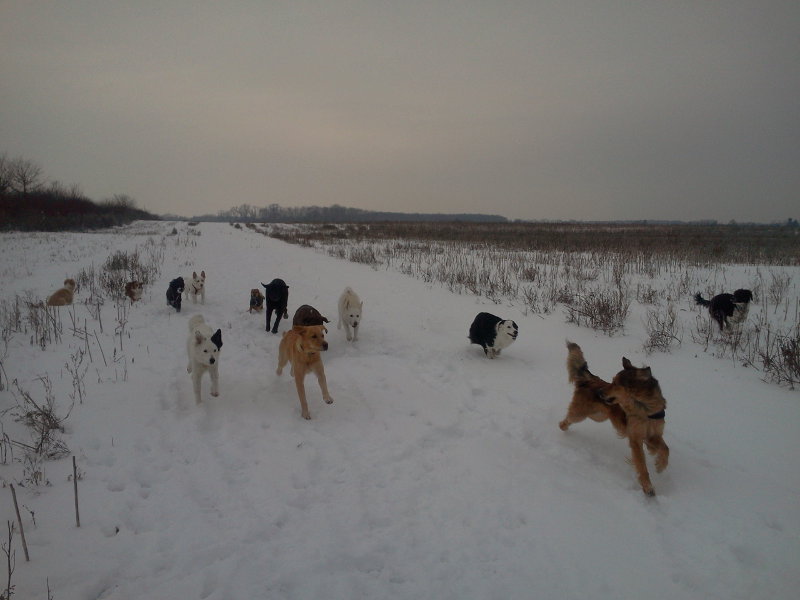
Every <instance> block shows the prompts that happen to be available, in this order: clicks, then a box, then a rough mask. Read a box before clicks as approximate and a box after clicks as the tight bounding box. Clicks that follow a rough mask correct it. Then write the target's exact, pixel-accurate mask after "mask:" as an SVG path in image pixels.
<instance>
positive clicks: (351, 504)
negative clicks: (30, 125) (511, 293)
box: [0, 223, 800, 600]
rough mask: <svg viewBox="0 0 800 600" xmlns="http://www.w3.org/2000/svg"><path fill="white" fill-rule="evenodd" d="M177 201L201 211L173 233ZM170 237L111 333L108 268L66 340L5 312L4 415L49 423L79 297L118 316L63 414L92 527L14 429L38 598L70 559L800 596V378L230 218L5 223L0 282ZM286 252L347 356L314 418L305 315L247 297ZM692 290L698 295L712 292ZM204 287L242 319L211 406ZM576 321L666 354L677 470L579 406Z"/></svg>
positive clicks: (62, 394) (328, 582) (601, 355)
mask: <svg viewBox="0 0 800 600" xmlns="http://www.w3.org/2000/svg"><path fill="white" fill-rule="evenodd" d="M173 226H177V228H178V235H177V236H169V235H166V234H167V233H169V232H170V231H171V230H172V228H173ZM190 229H191V230H196V231H199V233H200V235H188V231H189V230H190ZM150 238H152V239H153V242H151V244H155V245H156V246H159V247H161V248H163V251H164V263H163V265H162V268H161V273H160V277H159V281H158V282H157V283H156V284H154V285H152V286H149V287H147V288H146V289H145V294H144V298H143V300H142V301H141V302H140V303H138V304H137V305H135V306H134V307H132V308H131V309H130V310H129V311H128V313H127V316H125V320H126V322H125V323H124V329H123V332H122V335H121V336H120V335H115V332H114V329H115V327H122V324H121V323H120V322H118V317H119V313H118V310H117V309H116V308H115V307H114V304H113V303H112V302H111V301H110V300H107V301H106V304H105V305H104V306H103V307H102V322H103V331H102V333H101V332H100V327H99V322H98V321H97V320H96V319H95V318H94V317H93V316H92V315H91V312H90V310H89V308H88V307H87V306H86V305H85V304H84V303H83V300H84V299H85V290H81V291H80V292H79V293H78V295H77V301H76V304H75V305H74V307H71V308H61V309H59V313H60V319H61V322H62V324H63V327H64V330H63V337H62V340H61V342H60V343H53V344H48V345H47V346H46V348H45V349H44V350H42V349H41V348H40V347H38V346H36V345H32V344H31V343H30V339H29V336H26V335H22V334H17V335H14V336H12V337H11V338H10V339H9V340H8V345H7V347H6V348H7V349H6V351H5V354H3V350H4V341H2V340H0V359H2V368H3V371H2V372H0V377H1V378H2V383H3V391H0V410H4V411H6V412H4V413H3V416H2V426H3V431H2V432H0V433H3V434H5V435H6V436H8V438H10V439H27V436H28V435H29V434H28V433H27V431H26V430H25V428H24V427H23V425H22V424H21V423H19V422H18V421H17V420H16V419H15V418H14V417H15V415H16V414H18V413H19V409H18V408H16V409H15V408H14V407H16V406H17V403H18V402H19V395H20V394H19V391H18V388H15V386H14V385H13V384H12V382H13V381H14V380H17V386H19V388H21V389H24V390H26V391H28V392H29V393H30V394H31V396H33V397H35V398H41V397H43V396H44V390H43V386H42V384H41V381H40V380H38V378H40V377H43V376H45V375H47V376H48V378H49V380H50V381H51V382H52V391H53V395H54V397H55V400H56V411H57V412H59V413H61V414H63V413H66V412H67V410H68V409H69V406H70V404H71V403H72V400H71V399H70V394H71V393H72V394H74V393H75V388H74V377H73V376H72V375H71V373H70V370H69V368H67V367H68V366H69V363H70V356H71V355H73V354H74V353H75V352H77V350H78V349H80V348H84V347H85V342H84V341H82V340H80V339H79V338H78V337H76V336H74V335H73V333H72V332H71V331H70V328H71V327H72V321H73V317H74V320H75V322H76V323H77V324H78V325H79V327H80V326H82V325H81V324H83V323H86V326H85V327H86V329H88V330H89V331H90V333H92V335H91V337H90V346H91V351H92V357H93V358H92V360H91V362H88V359H87V362H86V363H85V365H87V366H88V369H87V370H86V375H85V378H84V384H85V390H84V391H83V392H82V396H83V402H82V403H80V402H78V401H76V402H75V405H74V407H73V408H72V412H71V413H70V414H69V417H68V418H67V419H66V421H65V426H66V432H65V433H64V434H63V435H61V436H60V439H61V440H63V442H64V443H65V444H66V445H67V446H68V447H69V449H70V455H74V456H75V457H76V459H77V465H78V469H79V471H80V478H79V482H78V487H79V494H80V517H81V527H80V528H76V526H75V515H74V504H73V483H72V481H71V480H70V476H71V474H72V461H71V458H69V457H65V458H62V459H60V460H57V461H49V462H45V463H44V464H43V467H44V471H43V474H42V481H41V482H40V483H39V485H35V483H34V482H33V481H31V479H32V470H35V468H37V467H36V466H35V465H30V464H26V462H25V461H24V459H23V456H24V452H23V451H22V450H21V449H20V448H19V447H12V446H10V445H9V444H7V443H6V444H4V447H5V448H6V449H7V450H8V451H9V452H10V451H12V450H13V456H11V454H7V452H6V451H4V454H3V456H4V457H5V463H6V464H3V465H0V477H2V481H3V484H4V486H3V489H2V490H0V492H1V493H0V497H2V500H0V508H2V511H3V512H2V515H3V517H4V518H5V519H6V520H7V521H12V522H13V521H16V517H15V515H14V508H13V503H12V498H11V492H10V489H9V487H8V484H10V483H13V484H14V485H15V488H16V492H17V496H18V499H19V502H20V505H21V513H22V520H23V525H24V528H25V534H26V538H27V545H28V549H29V551H30V556H31V561H30V562H25V560H24V556H23V552H22V548H21V544H20V537H19V534H18V532H15V535H14V539H13V542H12V551H13V552H14V554H15V558H16V563H15V569H14V572H13V575H12V585H15V586H16V588H15V590H14V592H15V594H14V597H15V598H20V599H23V600H40V599H41V600H44V599H46V598H47V597H48V592H47V588H48V582H49V587H50V590H51V594H52V597H53V598H54V599H55V600H73V599H76V600H77V599H104V600H105V599H114V600H124V599H130V598H147V599H153V600H154V599H173V598H181V599H194V598H211V599H216V600H223V599H248V600H250V599H256V598H269V599H273V598H275V599H279V598H293V599H294V598H298V599H321V598H325V599H327V600H332V599H342V600H356V599H365V600H366V599H378V598H386V599H399V598H403V599H422V598H431V599H437V600H446V599H459V600H463V599H465V598H474V599H481V600H483V599H489V598H494V599H497V600H509V599H522V598H537V599H539V598H542V599H558V600H565V599H572V598H575V599H578V598H580V599H584V598H592V599H594V600H599V599H609V600H610V599H614V600H617V599H620V598H651V599H660V598H664V599H670V600H678V599H687V600H688V599H693V600H694V599H698V598H719V599H725V600H731V599H747V600H754V599H760V598H763V599H770V600H776V599H790V598H796V597H797V590H798V589H800V569H798V564H800V502H799V501H798V499H800V469H798V468H797V459H798V457H800V434H798V427H800V397H799V396H798V392H797V391H791V390H789V389H787V388H785V387H780V386H778V385H774V384H768V383H764V382H763V381H761V379H760V377H759V373H758V372H757V371H756V370H755V369H752V368H742V367H741V366H738V365H737V364H736V362H734V361H731V360H722V359H719V358H715V357H713V356H711V355H710V354H707V353H704V352H703V351H702V348H700V347H699V346H697V345H696V344H694V343H693V342H692V340H691V339H684V343H683V345H682V346H680V347H679V348H677V349H675V350H673V352H672V353H670V354H662V353H656V354H653V355H651V356H645V355H644V354H643V352H642V325H641V323H639V322H638V321H639V319H638V318H634V317H632V318H630V321H631V323H630V326H629V327H626V334H625V335H620V336H615V337H607V336H605V335H602V334H598V333H596V332H595V331H593V330H591V329H588V328H585V327H577V326H575V325H569V324H566V323H565V320H564V317H563V314H562V313H561V311H555V312H554V313H553V314H551V315H548V316H546V317H541V316H538V315H534V314H528V313H527V311H523V310H520V307H518V306H516V305H512V304H511V303H505V304H500V305H496V304H492V303H488V301H485V300H481V299H478V298H476V297H473V296H467V295H457V294H453V293H451V292H449V291H447V290H446V289H443V288H442V287H441V286H439V285H436V284H426V283H424V282H421V281H418V280H415V279H412V278H409V277H407V276H405V275H402V274H400V273H395V272H392V271H387V270H376V269H372V268H370V267H368V266H365V265H360V264H355V263H351V262H346V261H343V260H338V259H335V258H332V257H329V256H326V255H325V254H324V253H322V252H317V251H314V250H313V249H308V248H301V247H298V246H293V245H288V244H285V243H283V242H280V241H277V240H275V239H271V238H267V237H265V236H262V235H259V234H257V233H254V232H252V231H248V230H247V229H235V228H233V227H231V226H230V225H228V224H222V223H204V224H200V225H198V226H197V227H194V228H187V225H186V224H185V223H178V224H175V223H137V224H135V225H134V226H131V227H130V228H127V229H125V230H122V231H119V232H114V233H108V232H106V233H94V234H68V233H63V234H44V233H41V234H18V233H6V234H0V279H1V280H2V281H3V286H2V290H0V301H6V302H9V301H10V300H11V299H13V298H14V297H15V296H25V295H26V294H27V295H29V296H30V297H33V298H44V297H46V296H47V295H48V294H49V293H51V292H52V291H54V290H55V289H56V288H57V287H60V284H61V282H62V281H63V279H64V278H65V277H67V276H72V277H74V276H76V274H77V273H78V271H79V270H81V269H88V268H90V267H91V266H92V265H94V267H95V268H99V266H100V265H101V264H102V263H103V262H104V261H105V260H106V258H107V257H108V256H109V255H110V254H111V253H112V252H114V251H117V250H123V251H132V250H133V249H134V248H136V247H143V246H144V245H145V244H146V243H147V240H148V239H150ZM162 244H163V246H162ZM201 269H203V270H205V272H206V274H207V276H208V279H207V284H206V288H207V292H206V302H205V305H204V306H201V305H199V304H198V305H193V304H192V303H191V301H187V300H184V304H183V307H184V308H183V311H182V312H181V313H180V314H178V313H176V312H175V311H174V310H172V309H170V308H168V307H167V306H166V305H165V292H166V287H167V282H168V281H169V280H170V279H172V278H174V277H176V276H178V275H183V276H187V275H189V274H191V271H192V270H197V271H199V270H201ZM794 275H795V276H796V275H797V269H796V268H795V270H794ZM275 277H281V278H283V279H285V280H286V282H287V283H288V284H289V286H290V291H289V292H290V294H289V314H290V317H291V314H292V313H293V312H294V310H295V309H296V308H297V307H298V306H299V305H300V304H312V305H314V306H315V307H317V308H318V309H319V310H320V311H321V312H322V313H323V314H324V315H326V316H327V317H328V318H329V319H331V323H330V325H329V334H328V340H329V342H330V350H329V351H328V352H327V353H326V354H325V355H324V357H323V358H324V362H325V369H326V373H327V377H328V384H329V387H330V391H331V394H332V396H333V397H334V400H335V401H334V403H333V404H332V405H326V404H324V403H323V402H322V398H321V394H320V392H319V388H318V386H317V384H316V381H315V380H314V379H313V377H309V378H308V379H307V380H306V389H307V393H308V397H309V406H310V410H311V415H312V420H311V421H305V420H303V419H302V418H301V417H300V411H299V402H298V400H297V395H296V392H295V389H294V383H293V381H292V379H291V377H289V375H288V370H287V372H284V375H283V376H282V377H280V378H279V377H277V376H276V375H275V368H276V366H277V352H278V342H279V336H276V335H272V334H271V333H266V332H265V331H264V316H263V315H257V314H249V313H248V312H247V307H248V299H249V290H250V289H251V288H254V287H260V282H261V281H263V282H265V283H267V282H268V281H270V280H271V279H273V278H275ZM794 281H797V279H796V277H795V279H794ZM738 283H739V282H735V281H732V282H730V284H731V285H730V287H731V289H733V288H734V287H737V284H738ZM743 283H746V282H743ZM347 285H349V286H351V287H353V288H354V289H355V290H356V292H358V294H359V295H360V296H361V298H362V299H363V300H364V303H365V304H364V321H363V329H362V331H361V333H360V334H359V340H358V341H357V342H356V343H348V342H347V341H346V340H345V334H344V330H337V329H336V301H337V298H338V296H339V294H340V293H341V291H342V290H343V289H344V287H345V286H347ZM797 293H798V292H797V287H796V284H794V285H793V288H792V294H794V295H795V296H796V295H797ZM682 308H684V309H685V314H686V315H687V316H686V318H687V319H689V318H692V319H693V318H694V314H695V313H694V312H692V311H696V310H697V309H696V308H695V307H692V306H691V304H690V301H689V299H688V298H687V299H686V302H685V303H684V305H683V306H682ZM482 310H487V311H489V312H493V313H495V314H498V315H500V316H502V317H504V318H512V319H514V320H515V321H516V322H517V323H518V324H519V327H520V336H519V339H518V340H517V342H516V343H515V344H514V345H512V346H511V347H510V348H508V349H506V350H504V352H503V355H502V356H501V357H500V358H499V359H497V360H493V361H492V360H487V359H486V358H485V357H484V355H483V352H482V351H481V349H480V348H479V347H478V346H474V345H473V346H471V345H470V344H469V343H468V341H467V339H466V334H467V329H468V327H469V324H470V322H471V320H472V318H473V317H474V316H475V314H476V313H477V312H480V311H482ZM758 310H760V307H759V305H755V306H753V309H752V311H751V314H752V313H753V312H754V311H758ZM197 313H202V314H203V315H204V316H205V319H206V321H207V322H208V324H209V325H211V326H212V327H213V328H214V329H216V328H217V327H219V328H221V329H222V336H223V343H224V345H223V348H222V357H221V362H220V378H221V385H220V391H221V393H220V396H219V397H218V398H212V397H211V396H210V395H209V380H208V378H204V379H203V402H202V404H201V405H199V406H196V405H195V402H194V399H193V394H192V390H191V381H190V377H189V375H188V374H187V373H186V347H185V345H186V337H187V322H188V319H189V318H190V317H191V316H192V315H194V314H197ZM287 325H288V323H287V322H286V321H284V322H283V323H282V324H281V330H282V331H283V330H285V329H286V327H287ZM688 337H689V336H687V338H688ZM566 338H569V339H571V340H573V341H575V342H577V343H579V344H580V345H581V346H582V348H583V350H584V353H585V355H586V357H587V359H588V362H589V366H590V368H591V369H592V371H593V372H595V373H597V374H598V375H600V376H603V377H607V378H608V377H611V376H612V375H613V374H614V373H615V372H616V371H618V370H619V369H620V368H621V367H620V360H621V357H622V356H623V355H624V356H627V357H628V358H630V359H631V360H632V361H633V363H634V364H636V365H641V364H643V363H644V364H649V365H651V367H652V369H653V374H654V375H655V377H657V378H658V379H659V381H660V382H661V387H662V390H663V392H664V395H665V396H666V398H667V401H668V407H667V425H666V431H665V436H664V437H665V440H666V442H667V444H668V445H669V446H670V449H671V455H670V465H669V468H668V469H667V470H666V471H665V472H664V473H661V474H655V473H654V470H653V469H652V461H651V462H650V463H649V464H650V466H651V476H652V478H653V484H654V486H655V488H656V492H657V494H658V495H657V496H656V497H655V498H652V499H651V498H647V497H645V496H644V495H643V494H642V492H641V490H640V488H639V486H638V484H637V482H636V479H635V477H634V473H633V469H632V468H631V467H630V465H629V464H627V463H626V458H627V457H628V455H629V450H628V445H627V442H626V441H624V440H620V439H618V438H617V437H616V436H615V435H614V432H613V430H612V427H611V426H610V425H609V424H608V423H599V424H598V423H594V422H585V423H581V424H578V425H576V426H574V427H573V428H572V429H571V430H570V431H569V432H567V433H564V432H562V431H560V430H559V428H558V421H559V420H560V419H561V418H563V416H564V413H565V411H566V408H567V405H568V403H569V399H570V395H571V386H570V384H569V383H568V382H567V378H566V371H565V368H564V359H565V357H566V349H565V347H564V340H565V339H566ZM9 409H11V410H9ZM3 531H4V534H3V535H0V538H2V539H3V541H4V543H5V544H6V545H7V536H6V535H5V527H4V528H3ZM6 575H7V574H6V569H5V556H4V555H0V581H3V582H5V579H6ZM5 587H6V584H5V583H3V584H2V591H0V593H3V592H5Z"/></svg>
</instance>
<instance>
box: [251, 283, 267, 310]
mask: <svg viewBox="0 0 800 600" xmlns="http://www.w3.org/2000/svg"><path fill="white" fill-rule="evenodd" d="M262 310H264V294H262V293H261V290H259V289H258V288H253V289H252V290H250V310H249V312H251V313H252V312H253V311H256V312H261V311H262Z"/></svg>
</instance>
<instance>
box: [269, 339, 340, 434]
mask: <svg viewBox="0 0 800 600" xmlns="http://www.w3.org/2000/svg"><path fill="white" fill-rule="evenodd" d="M326 331H327V329H325V326H324V325H311V326H308V327H300V326H297V327H292V328H291V329H290V330H289V331H284V332H283V338H281V344H280V347H279V350H278V370H277V371H276V373H277V374H278V375H280V374H281V373H283V367H285V366H286V363H287V362H289V363H291V364H292V370H291V374H292V375H293V376H294V382H295V385H296V386H297V395H298V396H299V397H300V411H301V412H302V414H303V418H304V419H310V418H311V413H309V412H308V403H307V402H306V388H305V384H304V383H303V380H304V379H305V377H306V373H308V372H309V371H312V372H313V373H314V374H315V375H316V376H317V381H319V387H320V389H321V390H322V398H323V400H325V402H326V403H327V404H332V403H333V398H331V395H330V394H329V393H328V382H327V381H326V380H325V368H324V367H323V366H322V357H321V356H320V352H324V351H325V350H327V349H328V342H326V341H325V332H326Z"/></svg>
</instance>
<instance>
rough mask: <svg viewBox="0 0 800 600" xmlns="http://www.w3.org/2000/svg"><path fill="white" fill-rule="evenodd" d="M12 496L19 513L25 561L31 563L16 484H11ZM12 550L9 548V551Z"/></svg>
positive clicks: (18, 519)
mask: <svg viewBox="0 0 800 600" xmlns="http://www.w3.org/2000/svg"><path fill="white" fill-rule="evenodd" d="M8 487H10V488H11V495H12V496H13V497H14V510H16V511H17V524H18V525H19V537H20V538H22V549H23V550H24V551H25V560H26V561H27V562H30V560H31V557H30V556H29V555H28V543H27V542H26V541H25V530H24V529H23V528H22V519H21V518H20V516H19V505H18V504H17V491H16V490H15V489H14V484H13V483H11V484H9V486H8ZM10 550H11V549H10V548H9V551H10Z"/></svg>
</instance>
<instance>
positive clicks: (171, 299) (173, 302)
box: [167, 277, 184, 312]
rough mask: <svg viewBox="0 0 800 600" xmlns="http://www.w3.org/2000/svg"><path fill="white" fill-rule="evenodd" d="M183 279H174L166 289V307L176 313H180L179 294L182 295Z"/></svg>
mask: <svg viewBox="0 0 800 600" xmlns="http://www.w3.org/2000/svg"><path fill="white" fill-rule="evenodd" d="M183 288H184V284H183V277H176V278H175V279H173V280H172V281H170V282H169V287H168V288H167V306H171V307H172V308H174V309H175V310H176V311H178V312H181V294H183Z"/></svg>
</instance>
